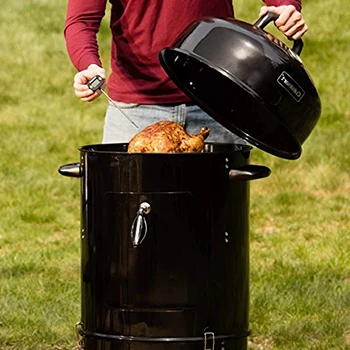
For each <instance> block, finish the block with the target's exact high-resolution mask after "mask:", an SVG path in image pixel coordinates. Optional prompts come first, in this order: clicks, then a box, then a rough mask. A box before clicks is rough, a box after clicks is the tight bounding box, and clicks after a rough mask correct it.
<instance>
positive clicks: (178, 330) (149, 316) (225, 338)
mask: <svg viewBox="0 0 350 350" xmlns="http://www.w3.org/2000/svg"><path fill="white" fill-rule="evenodd" d="M126 149H127V144H105V145H90V146H84V147H81V148H80V152H81V158H80V162H79V163H74V164H68V165H64V166H61V167H60V169H59V171H60V173H61V174H62V175H65V176H71V177H80V178H81V194H82V196H81V209H82V212H81V246H82V257H81V262H82V271H81V274H82V319H81V323H80V324H79V329H78V331H79V334H80V336H81V340H80V342H81V348H82V349H86V350H107V349H108V350H127V349H128V350H129V349H133V350H147V349H152V350H163V349H164V350H178V349H184V350H196V349H198V350H202V349H203V348H204V349H212V350H213V349H214V347H215V349H227V350H244V349H247V336H248V335H249V332H250V331H249V326H248V299H249V180H253V179H259V178H263V177H266V176H268V175H269V174H270V170H269V169H268V168H266V167H264V166H258V165H250V164H249V154H250V149H251V148H250V147H249V146H245V145H241V146H238V145H236V146H235V145H224V144H206V145H205V150H204V152H203V153H181V154H180V153H179V154H130V153H127V152H126Z"/></svg>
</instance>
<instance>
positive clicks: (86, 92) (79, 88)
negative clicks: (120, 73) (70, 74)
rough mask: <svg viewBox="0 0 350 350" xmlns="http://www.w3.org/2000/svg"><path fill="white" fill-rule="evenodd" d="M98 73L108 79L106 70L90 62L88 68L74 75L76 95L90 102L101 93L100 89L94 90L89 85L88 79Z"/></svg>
mask: <svg viewBox="0 0 350 350" xmlns="http://www.w3.org/2000/svg"><path fill="white" fill-rule="evenodd" d="M96 75H100V76H101V77H102V78H103V79H106V70H105V69H104V68H101V67H100V66H98V65H97V64H90V66H89V67H88V68H87V69H85V70H82V71H81V72H78V73H77V74H76V75H75V76H74V85H73V87H74V91H75V95H76V96H77V97H78V98H80V100H81V101H84V102H90V101H93V100H94V99H95V98H97V97H98V96H100V95H101V91H100V90H97V91H95V92H93V91H92V90H90V89H89V88H88V86H87V83H88V81H90V80H91V79H92V78H93V77H94V76H96ZM102 88H103V87H102Z"/></svg>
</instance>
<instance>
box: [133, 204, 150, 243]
mask: <svg viewBox="0 0 350 350" xmlns="http://www.w3.org/2000/svg"><path fill="white" fill-rule="evenodd" d="M150 212H151V206H150V204H149V203H147V202H142V203H141V204H140V206H139V210H138V212H137V213H136V217H135V219H134V221H133V223H132V226H131V239H132V246H133V247H134V248H137V247H138V246H139V245H140V244H141V243H142V242H143V240H144V239H145V238H146V235H147V222H146V218H145V216H146V215H147V214H149V213H150Z"/></svg>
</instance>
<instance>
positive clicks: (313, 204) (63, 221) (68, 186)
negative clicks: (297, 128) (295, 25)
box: [0, 0, 350, 350]
mask: <svg viewBox="0 0 350 350" xmlns="http://www.w3.org/2000/svg"><path fill="white" fill-rule="evenodd" d="M259 5H260V4H259V2H258V1H256V0H237V1H236V16H237V17H238V18H241V19H244V20H247V21H249V22H254V21H255V20H256V19H257V13H258V9H259ZM65 7H66V1H59V2H52V1H48V0H28V1H24V2H13V1H10V0H4V1H2V11H1V12H0V20H1V22H0V23H1V31H2V40H1V46H2V49H1V51H0V61H1V79H2V89H1V94H0V128H1V129H0V130H1V138H0V150H1V158H0V216H1V224H0V306H1V307H0V349H4V350H15V349H16V350H27V349H28V350H29V349H30V350H46V349H56V350H58V349H61V350H68V349H73V348H74V345H75V340H76V339H75V335H74V324H75V323H76V322H77V321H79V320H80V290H79V285H80V267H79V265H80V252H79V250H80V247H79V226H80V223H79V219H80V218H79V215H80V197H79V190H80V188H79V181H78V180H76V179H68V178H63V177H61V176H59V175H58V173H57V168H58V167H59V166H60V165H61V164H65V163H69V162H74V161H77V160H78V159H79V152H78V150H77V148H78V147H79V146H81V145H84V144H92V143H100V141H101V134H102V126H103V118H104V112H105V107H106V103H107V102H106V100H105V99H103V98H101V99H99V100H97V101H95V102H94V103H88V104H84V103H80V102H79V101H78V100H77V99H76V98H75V96H74V94H73V90H72V78H73V76H74V74H75V71H74V69H73V67H72V66H71V63H70V62H69V60H68V57H67V54H66V51H65V44H64V40H63V35H62V31H63V22H64V16H65ZM347 8H348V0H334V1H332V3H331V4H330V3H329V2H328V1H325V0H317V1H316V0H314V1H312V0H304V16H305V18H306V20H307V22H308V24H309V27H310V29H309V32H308V33H307V35H306V36H305V39H304V42H305V46H304V50H303V53H302V59H303V61H304V64H305V66H306V68H307V69H308V71H309V72H310V74H311V76H312V78H313V80H314V82H315V84H316V86H317V88H318V90H319V93H320V95H321V99H322V103H323V114H322V118H321V120H320V122H319V124H318V126H317V127H316V129H315V131H314V132H313V134H312V135H311V137H310V138H309V139H308V140H307V142H306V143H305V145H304V146H303V155H302V157H301V158H300V159H299V160H297V161H286V160H282V159H278V158H276V157H273V156H270V155H268V154H266V153H264V152H262V151H259V150H258V149H254V150H253V151H252V156H251V162H252V163H259V164H264V165H266V166H269V167H270V168H271V169H272V175H271V176H270V177H269V178H267V179H264V180H259V181H256V182H255V181H254V182H252V184H251V288H250V289H251V311H250V320H251V328H252V330H253V334H252V336H251V337H250V348H251V349H252V350H255V349H264V350H289V349H293V350H294V349H310V350H311V349H312V350H323V349H327V350H329V349H336V350H342V349H350V253H349V252H350V243H349V242H350V239H349V238H350V234H349V219H350V196H349V192H350V179H349V176H350V175H349V174H350V171H349V170H350V158H349V136H348V135H349V130H350V126H349V120H350V99H349V97H348V96H349V91H350V83H349V74H348V70H349V63H348V62H350V45H349V43H350V31H349V30H348V24H349V23H350V12H349V11H347V10H346V9H347ZM268 30H269V31H271V32H273V33H274V34H276V35H278V34H277V32H276V31H275V30H274V29H273V27H272V26H269V27H268ZM107 35H108V23H107V22H105V23H104V24H103V28H102V31H101V34H100V37H101V39H102V40H103V41H102V46H101V55H102V59H103V61H104V62H105V63H106V65H108V61H109V59H108V46H109V38H107ZM286 43H288V41H286ZM288 44H289V45H290V43H288Z"/></svg>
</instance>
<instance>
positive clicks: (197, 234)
mask: <svg viewBox="0 0 350 350" xmlns="http://www.w3.org/2000/svg"><path fill="white" fill-rule="evenodd" d="M275 19H276V15H275V14H272V13H268V14H267V15H266V16H264V17H263V18H261V19H260V20H259V21H258V22H256V23H255V25H251V24H248V23H245V22H242V21H237V20H235V19H216V18H207V19H203V20H200V21H198V22H196V23H193V24H192V25H191V26H189V27H188V28H187V29H186V30H185V31H184V33H182V34H181V35H180V36H179V38H178V40H177V41H176V42H175V44H174V46H173V47H169V48H165V49H164V50H162V51H161V52H160V56H159V57H160V62H161V64H162V66H163V68H164V70H165V71H166V72H167V73H168V75H169V77H170V78H171V79H172V80H173V81H174V82H175V83H176V84H177V85H178V86H179V87H180V88H181V89H182V90H183V91H184V92H185V93H186V94H187V95H188V97H189V98H191V99H192V100H193V101H194V102H196V103H197V104H198V105H199V106H200V107H201V108H202V109H203V110H205V111H206V112H207V113H208V114H210V115H211V116H212V117H213V118H215V119H216V120H217V121H218V122H220V123H221V124H222V125H224V126H225V127H226V128H228V129H230V130H231V131H232V132H234V133H236V134H237V135H239V136H240V137H242V138H243V139H244V140H246V141H247V142H249V143H251V144H253V145H255V146H257V147H259V148H261V149H262V150H264V151H266V152H268V153H271V154H273V155H275V156H278V157H281V158H286V159H297V158H299V157H300V155H301V145H302V143H303V142H304V141H305V140H306V139H307V137H308V136H309V135H310V133H311V131H312V130H313V128H314V126H315V125H316V123H317V121H318V119H319V117H320V113H321V103H320V100H319V97H318V94H317V91H316V89H315V87H314V85H313V83H312V81H311V78H310V77H309V75H308V74H307V72H306V71H305V69H304V66H303V63H302V61H301V59H300V57H299V54H300V52H301V50H302V48H303V42H302V41H301V40H298V41H297V42H295V43H294V46H293V48H292V49H289V48H288V47H287V46H286V45H284V44H282V43H281V42H280V41H279V40H278V39H276V38H274V37H273V36H272V35H271V34H268V33H266V32H265V31H264V30H263V28H264V27H265V26H266V25H267V24H268V23H269V22H271V21H273V20H275ZM127 146H128V145H127V144H105V145H89V146H83V147H81V148H80V152H81V158H80V162H79V163H74V164H68V165H64V166H62V167H61V168H60V170H59V171H60V173H61V174H62V175H65V176H72V177H80V178H81V195H82V197H81V208H82V213H81V218H82V220H81V243H82V258H81V261H82V318H81V323H79V325H78V332H79V334H80V336H81V339H80V345H81V348H82V349H85V350H202V349H204V350H214V349H216V350H218V349H220V350H246V349H247V336H248V335H249V332H250V331H249V325H248V299H249V181H250V180H254V179H259V178H264V177H267V176H268V175H269V174H270V170H269V169H268V168H266V167H264V166H259V165H250V164H249V155H250V150H251V147H250V146H248V145H225V144H210V143H207V144H206V145H205V149H204V151H203V152H202V153H179V154H141V153H139V154H137V153H128V152H127Z"/></svg>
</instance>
